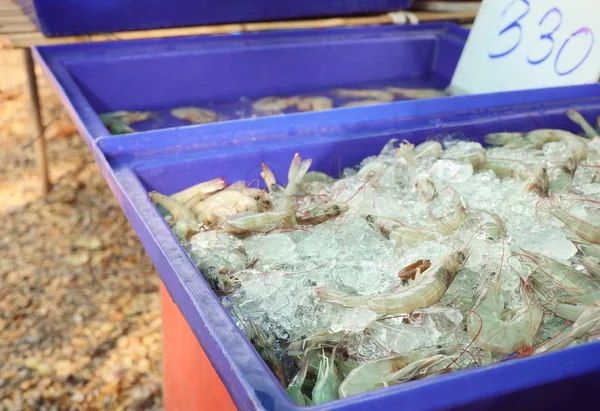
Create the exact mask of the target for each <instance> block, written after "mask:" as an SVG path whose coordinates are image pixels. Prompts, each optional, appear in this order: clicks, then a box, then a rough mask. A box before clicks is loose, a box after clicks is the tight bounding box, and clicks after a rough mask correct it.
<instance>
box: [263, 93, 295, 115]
mask: <svg viewBox="0 0 600 411" xmlns="http://www.w3.org/2000/svg"><path fill="white" fill-rule="evenodd" d="M296 101H297V98H296V97H276V96H269V97H263V98H261V99H258V100H256V101H255V102H254V103H252V108H253V109H254V110H256V111H264V112H278V111H283V110H285V109H287V108H289V107H292V106H293V105H295V104H296Z"/></svg>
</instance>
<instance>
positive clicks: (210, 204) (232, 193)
mask: <svg viewBox="0 0 600 411" xmlns="http://www.w3.org/2000/svg"><path fill="white" fill-rule="evenodd" d="M258 208H259V205H258V201H257V199H256V198H253V197H249V196H247V195H245V194H244V193H242V192H241V191H238V190H235V189H230V190H223V191H219V192H218V193H216V194H213V195H212V196H210V197H208V198H207V199H206V200H204V201H201V202H199V203H198V204H196V205H194V206H193V207H192V212H193V213H194V214H195V215H196V217H197V219H198V221H200V222H201V223H203V224H204V225H211V224H219V223H220V222H222V221H223V220H224V219H226V218H227V217H229V216H231V215H234V214H238V213H243V212H251V211H258Z"/></svg>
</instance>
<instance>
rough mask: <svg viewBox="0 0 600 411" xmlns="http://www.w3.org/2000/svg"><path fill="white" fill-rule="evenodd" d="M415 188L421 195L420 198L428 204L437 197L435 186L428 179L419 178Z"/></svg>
mask: <svg viewBox="0 0 600 411" xmlns="http://www.w3.org/2000/svg"><path fill="white" fill-rule="evenodd" d="M415 187H416V189H417V191H418V193H419V197H421V200H423V201H424V202H426V203H430V202H431V201H432V200H433V197H435V195H436V193H437V191H436V190H435V185H434V184H433V182H432V181H431V180H429V179H428V178H419V179H418V180H417V182H416V183H415Z"/></svg>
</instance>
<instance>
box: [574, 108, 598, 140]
mask: <svg viewBox="0 0 600 411" xmlns="http://www.w3.org/2000/svg"><path fill="white" fill-rule="evenodd" d="M567 117H569V119H570V120H571V121H572V122H574V123H575V124H577V125H579V126H580V127H581V128H582V130H583V132H584V133H585V135H586V136H588V137H589V138H594V137H598V136H599V134H598V133H597V132H596V130H594V127H592V125H591V124H590V123H588V122H587V120H586V119H585V118H584V117H583V116H582V115H581V113H580V112H579V111H577V110H574V109H572V108H570V109H568V110H567Z"/></svg>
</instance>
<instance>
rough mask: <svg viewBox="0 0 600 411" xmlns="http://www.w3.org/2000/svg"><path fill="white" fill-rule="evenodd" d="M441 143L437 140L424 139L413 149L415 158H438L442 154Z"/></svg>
mask: <svg viewBox="0 0 600 411" xmlns="http://www.w3.org/2000/svg"><path fill="white" fill-rule="evenodd" d="M442 151H443V149H442V144H441V143H440V142H438V141H425V142H423V143H421V144H419V145H418V146H416V147H415V149H414V155H415V158H416V159H419V158H427V157H434V158H439V157H440V156H441V155H442Z"/></svg>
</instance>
